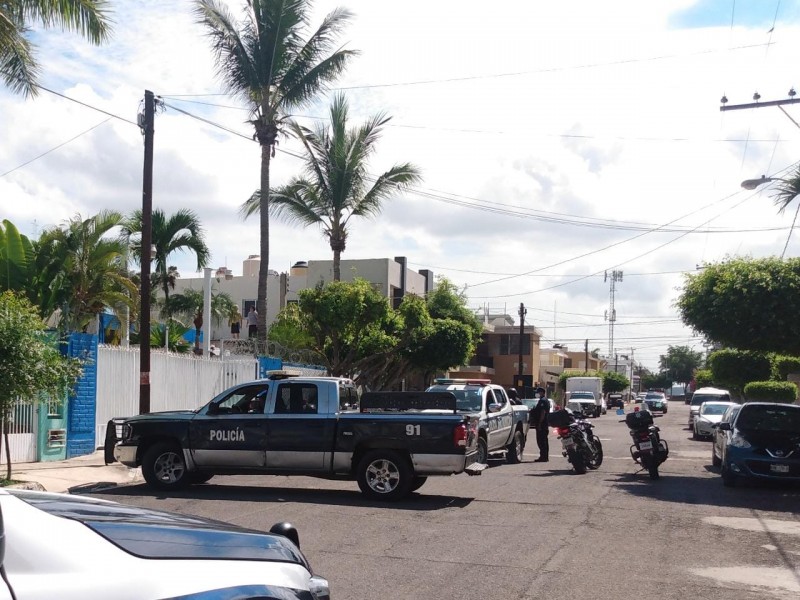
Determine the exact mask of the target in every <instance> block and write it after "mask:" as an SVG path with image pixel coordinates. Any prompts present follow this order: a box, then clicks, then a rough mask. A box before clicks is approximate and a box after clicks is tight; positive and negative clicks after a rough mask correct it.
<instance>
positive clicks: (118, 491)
mask: <svg viewBox="0 0 800 600" xmlns="http://www.w3.org/2000/svg"><path fill="white" fill-rule="evenodd" d="M92 495H93V496H152V497H154V498H184V499H192V500H224V501H226V502H231V501H233V502H272V503H275V504H282V503H284V502H299V503H308V504H328V505H331V506H361V507H368V508H390V509H395V510H418V511H432V510H441V509H444V508H464V507H466V506H469V505H470V504H471V503H472V501H473V500H474V498H464V497H459V496H436V495H428V494H425V493H419V492H414V493H412V494H411V496H409V497H408V498H407V499H405V500H402V501H400V502H379V501H376V500H370V499H369V498H366V497H365V496H363V495H362V494H361V493H360V492H359V491H358V490H352V491H351V490H329V489H298V488H286V487H261V486H250V485H226V484H216V483H209V484H204V485H196V486H192V487H190V488H188V489H185V490H176V491H173V492H164V491H156V490H153V489H151V488H149V487H148V486H146V485H144V484H142V485H126V486H120V487H116V488H110V489H105V490H98V491H95V492H92Z"/></svg>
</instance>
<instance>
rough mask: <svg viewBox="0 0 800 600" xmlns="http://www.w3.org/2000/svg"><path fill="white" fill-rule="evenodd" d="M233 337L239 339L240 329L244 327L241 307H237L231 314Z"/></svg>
mask: <svg viewBox="0 0 800 600" xmlns="http://www.w3.org/2000/svg"><path fill="white" fill-rule="evenodd" d="M230 321H231V337H232V338H233V339H235V340H238V339H239V331H240V330H241V328H242V313H240V312H239V309H238V308H237V309H236V312H234V313H233V315H232V316H231V319H230Z"/></svg>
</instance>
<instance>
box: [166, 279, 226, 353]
mask: <svg viewBox="0 0 800 600" xmlns="http://www.w3.org/2000/svg"><path fill="white" fill-rule="evenodd" d="M203 295H204V294H203V291H202V290H193V289H186V290H184V291H183V293H182V294H175V295H174V296H173V297H172V312H173V313H174V314H176V315H182V316H186V317H188V318H189V319H191V320H192V324H193V325H194V333H195V335H194V351H195V354H201V350H200V330H201V329H202V328H203V309H204V307H205V298H204V297H203ZM236 308H237V306H236V303H235V302H234V301H233V299H231V297H230V296H229V295H228V294H226V293H224V292H219V293H217V294H214V293H213V292H212V294H211V319H212V320H213V321H214V323H216V324H217V325H219V324H220V322H221V321H222V319H227V318H228V317H229V316H230V315H231V313H232V312H233V311H235V310H236ZM207 334H208V335H209V336H210V335H211V332H210V330H209V331H208V332H207Z"/></svg>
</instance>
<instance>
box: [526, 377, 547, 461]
mask: <svg viewBox="0 0 800 600" xmlns="http://www.w3.org/2000/svg"><path fill="white" fill-rule="evenodd" d="M536 394H537V395H538V396H539V401H538V402H537V403H536V406H535V407H534V408H533V409H531V413H530V423H531V427H534V428H535V429H536V445H537V446H539V458H537V459H536V460H535V461H534V462H547V461H548V460H550V457H549V455H550V440H549V437H548V436H549V435H550V429H549V428H548V427H547V415H548V414H550V400H548V399H547V390H545V389H544V388H543V387H540V388H536Z"/></svg>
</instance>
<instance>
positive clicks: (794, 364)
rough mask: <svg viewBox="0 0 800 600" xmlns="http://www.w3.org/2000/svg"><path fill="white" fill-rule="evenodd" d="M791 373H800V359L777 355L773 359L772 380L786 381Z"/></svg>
mask: <svg viewBox="0 0 800 600" xmlns="http://www.w3.org/2000/svg"><path fill="white" fill-rule="evenodd" d="M789 373H800V357H797V356H784V355H782V354H775V355H774V356H773V357H772V379H774V380H775V381H786V378H787V377H788V375H789Z"/></svg>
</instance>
